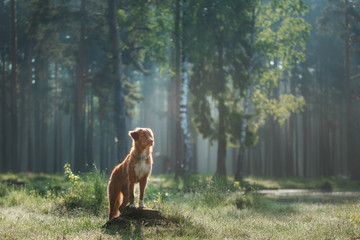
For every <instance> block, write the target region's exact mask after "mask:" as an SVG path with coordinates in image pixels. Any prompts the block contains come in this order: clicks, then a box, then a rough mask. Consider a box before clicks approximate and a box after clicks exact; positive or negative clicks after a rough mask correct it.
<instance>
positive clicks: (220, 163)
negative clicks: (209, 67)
mask: <svg viewBox="0 0 360 240" xmlns="http://www.w3.org/2000/svg"><path fill="white" fill-rule="evenodd" d="M219 34H220V36H218V39H217V48H218V49H217V50H218V82H219V88H218V92H219V95H218V104H219V105H218V111H219V126H218V151H217V169H216V174H219V175H226V164H225V163H226V144H227V142H226V122H225V114H226V113H225V108H226V106H225V96H224V95H225V93H224V90H225V74H224V70H223V66H224V61H223V39H222V38H223V36H222V33H219Z"/></svg>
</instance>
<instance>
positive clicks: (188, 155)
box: [179, 0, 192, 173]
mask: <svg viewBox="0 0 360 240" xmlns="http://www.w3.org/2000/svg"><path fill="white" fill-rule="evenodd" d="M187 7H188V6H187V0H184V1H183V16H182V76H181V80H182V81H181V95H180V109H179V112H180V122H181V128H182V131H183V136H184V143H185V144H184V145H185V155H184V156H185V159H184V166H185V169H184V171H185V173H189V172H190V171H191V169H190V167H191V159H192V149H191V135H190V129H189V123H188V119H187V115H188V114H187V103H188V101H187V93H188V82H189V76H188V53H187V51H188V49H187Z"/></svg>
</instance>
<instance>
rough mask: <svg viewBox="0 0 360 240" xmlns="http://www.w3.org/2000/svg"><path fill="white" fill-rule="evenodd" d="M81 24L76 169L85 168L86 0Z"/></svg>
mask: <svg viewBox="0 0 360 240" xmlns="http://www.w3.org/2000/svg"><path fill="white" fill-rule="evenodd" d="M80 14H81V17H82V19H81V24H80V40H79V53H78V63H77V92H76V96H77V107H76V118H75V119H76V120H75V159H74V160H75V166H74V170H75V171H84V170H85V161H84V159H85V158H84V154H85V126H84V125H85V121H84V84H85V74H86V72H85V22H84V20H85V19H84V18H85V14H86V9H85V0H81V9H80Z"/></svg>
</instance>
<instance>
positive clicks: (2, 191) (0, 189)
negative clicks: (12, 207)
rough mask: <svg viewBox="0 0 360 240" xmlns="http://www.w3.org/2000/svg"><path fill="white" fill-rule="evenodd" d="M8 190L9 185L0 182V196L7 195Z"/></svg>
mask: <svg viewBox="0 0 360 240" xmlns="http://www.w3.org/2000/svg"><path fill="white" fill-rule="evenodd" d="M8 192H9V190H8V187H7V186H6V185H5V184H0V198H2V197H5V196H6V195H7V194H8Z"/></svg>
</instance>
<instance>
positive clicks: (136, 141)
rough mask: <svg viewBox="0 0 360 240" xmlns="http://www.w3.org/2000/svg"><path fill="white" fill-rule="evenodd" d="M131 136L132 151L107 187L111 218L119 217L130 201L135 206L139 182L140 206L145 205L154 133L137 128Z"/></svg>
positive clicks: (112, 176)
mask: <svg viewBox="0 0 360 240" xmlns="http://www.w3.org/2000/svg"><path fill="white" fill-rule="evenodd" d="M129 136H130V137H131V138H132V139H133V145H132V148H131V150H130V153H129V154H128V155H127V157H126V158H125V160H124V161H123V162H122V163H120V164H119V165H117V166H116V167H115V168H114V170H113V171H112V173H111V176H110V180H109V183H108V187H107V193H108V203H109V220H111V219H112V218H116V217H118V216H119V211H120V213H121V212H122V211H123V210H124V208H125V207H126V205H127V204H128V203H130V207H133V208H134V207H135V202H134V190H135V189H134V186H135V184H137V183H139V188H140V197H139V207H140V208H144V207H145V206H144V192H145V188H146V185H147V181H148V177H149V176H150V173H151V170H152V163H153V158H152V151H153V146H154V143H155V142H154V134H153V132H152V131H151V129H150V128H136V129H135V130H134V131H130V132H129ZM121 195H122V201H121ZM120 202H121V204H120Z"/></svg>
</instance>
